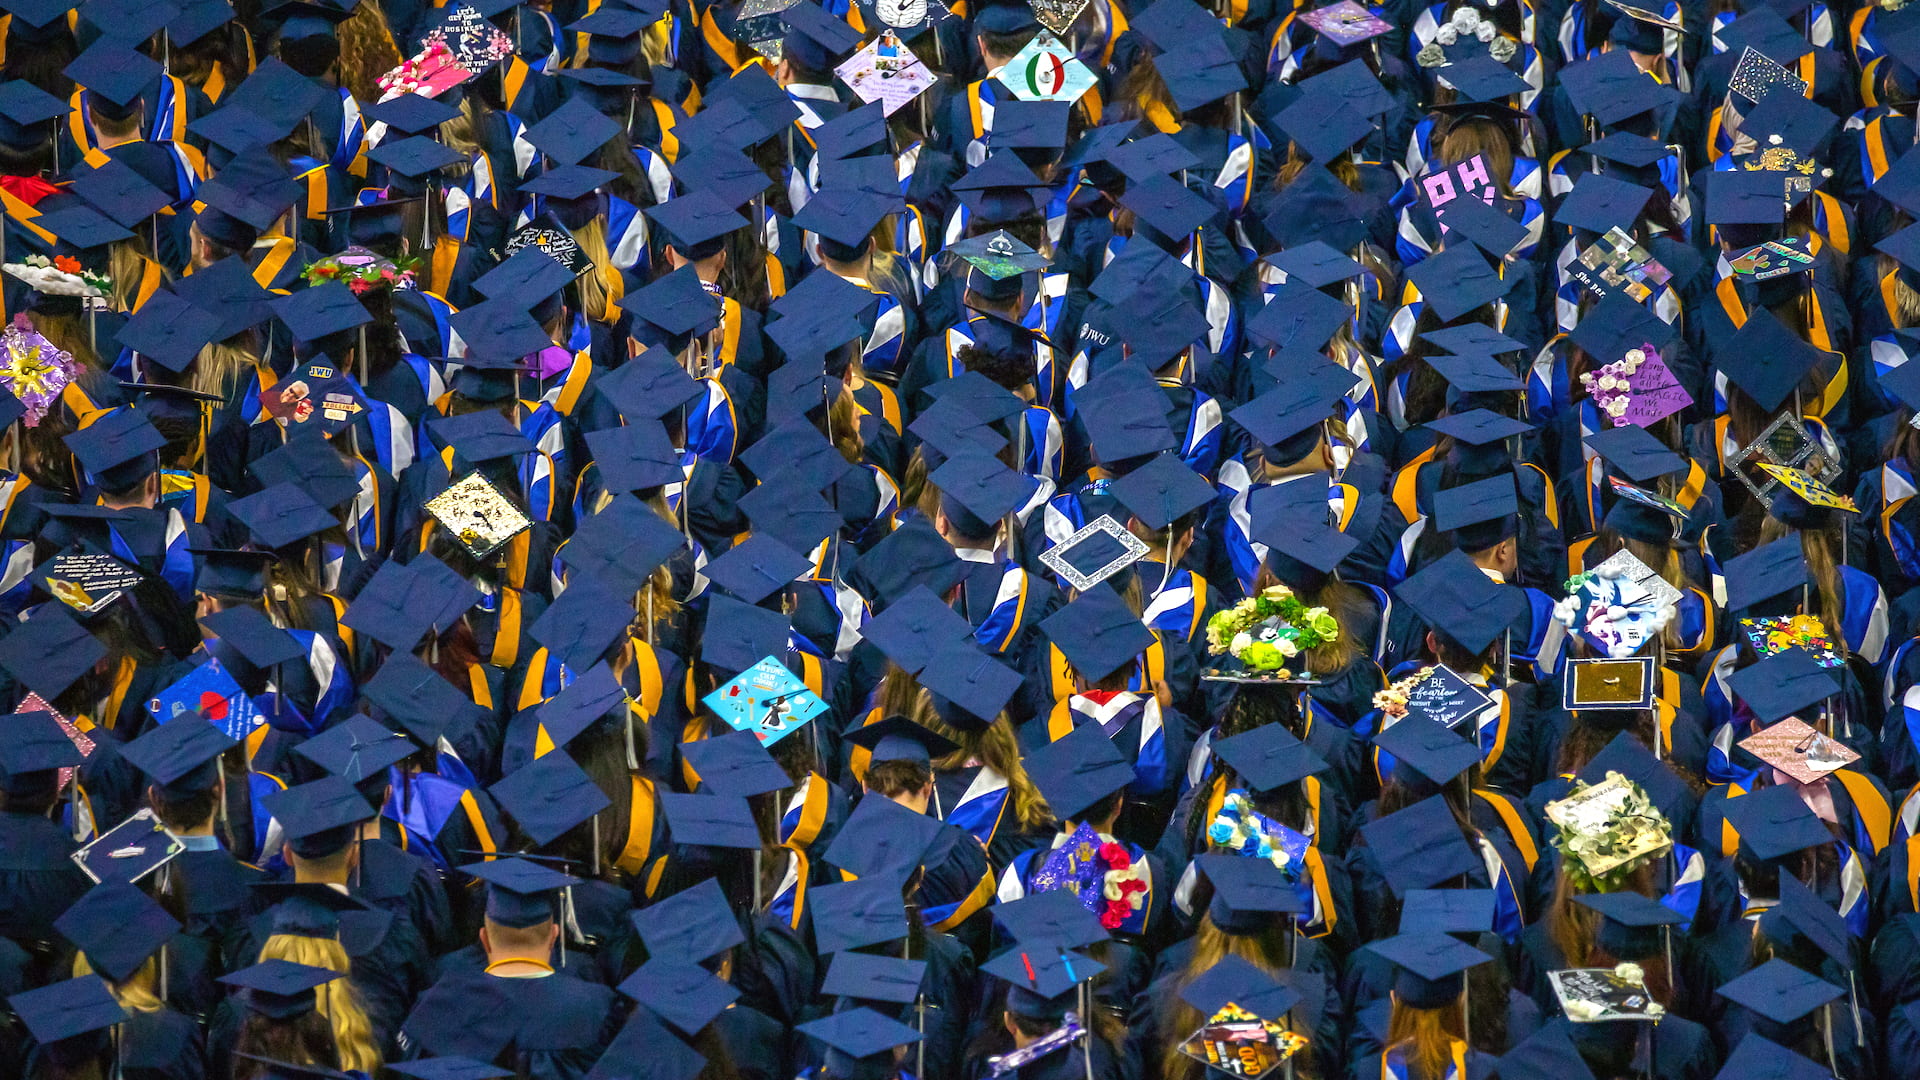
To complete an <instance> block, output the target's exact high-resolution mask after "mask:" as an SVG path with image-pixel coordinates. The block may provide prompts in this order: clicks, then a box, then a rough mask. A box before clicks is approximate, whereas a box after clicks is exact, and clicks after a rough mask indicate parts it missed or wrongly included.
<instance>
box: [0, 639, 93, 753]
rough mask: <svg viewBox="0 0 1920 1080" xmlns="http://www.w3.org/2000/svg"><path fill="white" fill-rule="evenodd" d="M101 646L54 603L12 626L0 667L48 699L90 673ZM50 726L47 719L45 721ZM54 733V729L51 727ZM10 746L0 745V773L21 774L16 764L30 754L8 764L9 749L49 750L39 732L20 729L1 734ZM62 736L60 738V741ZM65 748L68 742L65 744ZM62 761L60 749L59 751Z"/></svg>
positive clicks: (1, 647) (0, 642)
mask: <svg viewBox="0 0 1920 1080" xmlns="http://www.w3.org/2000/svg"><path fill="white" fill-rule="evenodd" d="M106 655H107V649H106V646H104V645H102V644H100V642H99V641H97V640H95V638H94V636H93V635H92V634H90V633H88V632H87V628H86V627H85V626H84V625H82V624H81V623H80V622H79V621H78V620H76V619H74V617H73V616H71V615H69V614H67V613H66V611H65V610H64V609H62V608H61V606H60V605H58V604H43V605H41V606H40V607H39V608H37V609H36V610H35V611H34V613H33V616H32V617H31V618H29V619H28V620H27V621H26V622H24V623H21V624H20V625H18V626H15V627H14V628H13V629H12V630H11V631H9V632H8V633H7V636H6V637H5V638H0V667H4V668H6V669H7V671H8V673H9V674H11V675H12V676H13V677H14V678H15V679H18V680H19V681H20V682H22V683H25V684H26V686H27V688H28V689H30V690H33V691H34V692H35V693H38V694H39V695H40V696H42V697H44V698H46V699H48V700H52V699H54V698H57V697H59V696H60V695H61V694H63V693H65V692H66V690H67V688H68V687H70V686H72V685H73V684H74V681H75V680H77V679H78V678H80V676H82V675H84V674H86V673H87V672H89V671H91V670H93V665H95V664H97V663H99V662H100V661H101V660H103V659H105V658H106ZM49 722H51V721H49ZM20 726H21V722H20V721H18V720H15V721H14V722H13V727H14V728H20ZM55 730H58V725H55ZM7 739H8V740H10V742H0V771H4V772H7V773H9V774H12V773H16V772H21V771H27V770H26V768H25V766H24V765H22V764H21V763H20V762H22V761H25V760H29V759H30V758H31V757H34V756H44V755H27V754H22V756H21V757H20V758H18V759H16V760H15V763H14V764H12V765H9V764H8V759H9V758H11V757H13V756H14V755H13V753H11V752H10V751H25V750H27V748H29V747H32V746H34V745H36V744H39V745H45V746H51V745H52V744H51V742H50V741H48V740H46V739H45V737H44V733H43V732H37V730H36V732H35V733H31V734H30V733H29V732H27V731H25V730H22V731H20V733H19V734H17V735H16V734H14V733H13V732H12V731H11V730H10V731H9V733H8V735H7ZM65 740H66V736H65V735H62V736H61V741H63V742H65ZM67 745H68V749H72V744H71V743H68V744H67ZM74 755H75V760H72V761H66V760H63V761H61V762H60V764H61V765H77V764H79V761H78V751H75V752H74ZM61 756H62V757H63V758H64V757H65V756H66V755H65V751H62V752H61ZM53 767H54V766H45V765H42V766H34V768H53Z"/></svg>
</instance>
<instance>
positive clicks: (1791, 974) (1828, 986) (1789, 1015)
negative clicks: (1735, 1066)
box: [1716, 793, 1846, 1024]
mask: <svg viewBox="0 0 1920 1080" xmlns="http://www.w3.org/2000/svg"><path fill="white" fill-rule="evenodd" d="M1790 794H1791V793H1790ZM1749 797H1750V796H1742V798H1749ZM1794 798H1795V799H1796V801H1797V800H1798V798H1799V797H1798V796H1794ZM1735 801H1736V802H1738V801H1739V800H1735ZM1809 816H1811V813H1810V812H1809ZM1828 839H1829V840H1831V839H1832V838H1831V837H1828ZM1716 992H1717V993H1718V994H1719V995H1720V996H1721V997H1724V998H1726V999H1727V1000H1729V1001H1732V1002H1733V1003H1735V1004H1737V1005H1741V1006H1744V1007H1746V1008H1747V1009H1750V1010H1752V1011H1753V1012H1755V1013H1757V1014H1759V1015H1760V1016H1762V1017H1765V1018H1766V1019H1768V1020H1771V1021H1773V1022H1774V1023H1776V1024H1791V1023H1793V1022H1794V1021H1796V1020H1799V1019H1800V1018H1801V1017H1803V1016H1805V1015H1807V1014H1808V1013H1810V1012H1812V1011H1813V1010H1815V1009H1817V1008H1819V1007H1820V1006H1822V1005H1825V1004H1826V1003H1827V1002H1829V1001H1832V1000H1833V999H1835V998H1837V997H1840V996H1841V995H1843V994H1845V993H1846V991H1845V990H1842V989H1840V988H1839V987H1837V986H1835V985H1833V984H1832V983H1830V982H1827V981H1826V980H1825V979H1822V978H1820V977H1818V976H1816V975H1810V974H1808V973H1807V972H1804V971H1801V970H1800V969H1799V968H1797V967H1794V966H1793V965H1792V964H1789V963H1787V962H1786V961H1785V960H1781V959H1778V958H1775V959H1772V960H1768V961H1767V962H1766V963H1764V964H1761V965H1760V966H1759V967H1757V968H1754V969H1753V970H1751V971H1749V972H1747V973H1746V974H1744V975H1742V976H1740V977H1739V978H1737V979H1735V980H1733V981H1732V982H1729V983H1727V984H1726V985H1724V986H1722V987H1720V988H1719V990H1718V991H1716Z"/></svg>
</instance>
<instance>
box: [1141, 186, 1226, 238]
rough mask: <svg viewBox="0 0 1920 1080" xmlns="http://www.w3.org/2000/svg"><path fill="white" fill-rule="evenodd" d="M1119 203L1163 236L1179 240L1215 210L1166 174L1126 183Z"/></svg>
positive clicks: (1201, 223) (1190, 233) (1211, 215)
mask: <svg viewBox="0 0 1920 1080" xmlns="http://www.w3.org/2000/svg"><path fill="white" fill-rule="evenodd" d="M1120 203H1121V205H1122V206H1125V207H1126V208H1127V209H1129V210H1131V211H1133V212H1134V214H1135V215H1137V216H1138V218H1139V219H1140V220H1141V221H1144V222H1145V223H1147V224H1148V225H1151V226H1152V227H1153V228H1154V229H1156V230H1158V231H1159V232H1160V233H1161V234H1162V235H1165V236H1167V237H1169V238H1171V239H1173V240H1182V239H1184V238H1186V237H1188V236H1190V235H1192V233H1193V230H1195V229H1197V228H1199V227H1200V226H1201V225H1203V224H1205V223H1206V221H1207V220H1208V219H1209V218H1211V217H1213V215H1214V214H1215V213H1216V212H1217V211H1218V209H1219V208H1218V207H1216V206H1215V205H1214V204H1213V203H1212V202H1211V201H1209V200H1208V199H1206V198H1205V197H1203V196H1201V195H1199V194H1196V193H1195V192H1194V191H1193V189H1191V188H1189V187H1187V186H1186V185H1185V184H1182V183H1181V182H1180V181H1178V180H1175V179H1173V178H1172V177H1168V176H1152V177H1148V178H1147V179H1146V180H1142V181H1136V182H1134V183H1131V184H1128V185H1127V190H1126V191H1125V192H1123V193H1122V194H1121V196H1120Z"/></svg>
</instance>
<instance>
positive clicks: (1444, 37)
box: [1433, 23, 1460, 45]
mask: <svg viewBox="0 0 1920 1080" xmlns="http://www.w3.org/2000/svg"><path fill="white" fill-rule="evenodd" d="M1433 38H1434V40H1435V41H1438V42H1439V43H1440V44H1442V45H1451V44H1453V43H1454V42H1456V41H1459V40H1460V31H1458V30H1456V29H1454V28H1453V24H1451V23H1449V24H1447V25H1446V26H1443V27H1441V28H1440V32H1439V33H1437V34H1435V35H1433Z"/></svg>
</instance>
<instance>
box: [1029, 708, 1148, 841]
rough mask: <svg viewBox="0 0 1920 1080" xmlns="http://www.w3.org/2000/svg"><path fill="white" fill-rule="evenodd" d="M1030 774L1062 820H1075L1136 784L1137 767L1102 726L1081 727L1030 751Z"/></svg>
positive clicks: (1083, 725)
mask: <svg viewBox="0 0 1920 1080" xmlns="http://www.w3.org/2000/svg"><path fill="white" fill-rule="evenodd" d="M1027 773H1028V774H1029V775H1030V776H1032V778H1033V782H1034V784H1035V786H1037V787H1039V789H1040V794H1041V795H1043V796H1045V798H1046V800H1047V805H1048V806H1049V807H1050V808H1052V810H1053V813H1054V816H1055V817H1058V818H1059V819H1060V820H1061V821H1071V820H1073V819H1074V818H1076V817H1078V816H1079V815H1080V814H1081V813H1082V812H1084V811H1085V810H1087V809H1088V808H1089V807H1092V806H1093V805H1095V804H1096V803H1099V802H1100V801H1101V800H1102V799H1105V798H1106V797H1107V796H1109V795H1112V794H1113V793H1114V792H1116V791H1119V790H1120V789H1121V788H1124V787H1126V786H1127V785H1128V784H1130V783H1132V782H1133V765H1132V764H1131V763H1130V762H1128V761H1127V758H1126V755H1124V754H1122V753H1121V752H1120V751H1119V749H1117V748H1116V747H1115V746H1114V745H1113V741H1112V740H1111V739H1109V738H1107V734H1106V732H1105V731H1103V730H1101V728H1100V725H1099V724H1081V725H1080V726H1078V727H1076V728H1074V729H1073V730H1072V731H1071V732H1069V733H1068V734H1066V735H1064V736H1062V737H1061V738H1059V739H1056V740H1055V741H1053V742H1051V743H1048V744H1047V745H1046V746H1043V747H1040V748H1038V749H1036V750H1032V751H1029V752H1028V753H1027Z"/></svg>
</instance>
